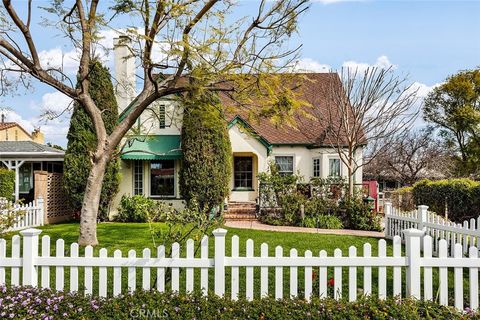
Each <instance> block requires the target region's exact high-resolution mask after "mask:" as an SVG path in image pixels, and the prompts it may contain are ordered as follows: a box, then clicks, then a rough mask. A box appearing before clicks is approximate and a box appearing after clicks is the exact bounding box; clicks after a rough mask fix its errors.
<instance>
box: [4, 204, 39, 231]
mask: <svg viewBox="0 0 480 320" xmlns="http://www.w3.org/2000/svg"><path fill="white" fill-rule="evenodd" d="M0 201H3V202H5V203H6V204H7V207H8V208H12V209H11V210H13V211H16V212H18V213H19V215H18V216H17V217H16V220H15V223H14V225H13V226H12V227H11V228H9V229H8V230H7V231H17V230H22V229H26V228H31V227H39V226H43V225H44V200H43V198H42V197H39V198H38V199H37V200H34V201H32V202H30V203H28V204H24V205H23V204H15V203H12V202H8V203H7V200H4V199H1V200H0ZM9 210H10V209H9ZM2 214H9V212H8V211H7V210H0V215H2Z"/></svg>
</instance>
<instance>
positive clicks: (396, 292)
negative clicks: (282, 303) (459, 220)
mask: <svg viewBox="0 0 480 320" xmlns="http://www.w3.org/2000/svg"><path fill="white" fill-rule="evenodd" d="M40 233H41V230H38V229H28V230H23V231H21V232H20V234H21V235H22V237H23V249H22V255H20V251H21V250H20V248H21V242H22V238H21V237H20V236H18V235H15V236H13V237H12V250H11V252H12V254H11V257H6V251H7V244H6V241H5V240H4V239H0V285H4V284H5V282H6V279H8V277H10V284H11V285H20V284H23V285H32V286H37V285H38V284H40V286H41V287H44V288H49V287H50V286H51V283H52V284H54V287H55V289H56V290H67V286H68V290H69V291H83V292H84V293H85V294H93V293H95V294H97V292H98V295H99V296H102V297H104V296H110V295H113V296H116V295H119V294H120V293H121V292H124V291H127V290H128V291H134V290H136V289H137V287H141V288H142V289H144V290H149V289H151V288H156V289H157V290H159V291H164V290H165V289H166V287H167V286H169V287H170V288H171V290H173V291H180V290H182V291H183V290H185V291H186V292H191V291H193V289H194V288H201V290H203V292H204V293H206V292H207V291H208V290H209V289H213V290H214V292H215V294H217V295H219V296H223V295H225V294H228V293H229V294H230V296H231V298H232V299H238V297H239V295H240V289H239V288H240V282H241V279H245V291H244V292H245V297H246V298H247V299H248V300H252V299H253V298H254V296H260V297H264V296H267V295H268V294H272V295H274V296H275V298H277V299H281V298H283V297H288V296H291V297H296V296H300V297H302V298H305V299H306V300H309V299H310V298H311V297H312V296H317V297H327V296H333V297H334V298H335V299H340V298H342V297H345V298H347V297H348V300H350V301H353V300H356V299H357V297H358V296H359V295H372V294H375V293H376V294H378V296H379V297H380V298H385V297H387V295H393V296H399V297H400V296H401V297H405V296H408V297H414V298H416V299H425V300H434V297H435V300H437V299H436V297H437V293H438V302H439V303H440V304H442V305H448V304H449V303H451V301H453V304H454V306H455V307H456V308H458V309H461V310H463V309H464V308H465V307H466V306H469V307H470V308H472V309H477V308H478V297H479V288H478V272H479V267H480V259H479V258H478V250H477V249H476V248H474V247H472V248H470V249H469V257H468V258H467V257H464V256H463V254H462V245H461V244H456V245H455V246H454V252H455V254H454V256H453V257H448V255H447V242H446V241H445V240H440V241H439V256H438V257H432V238H431V237H430V236H424V237H423V240H422V236H423V231H420V230H416V229H409V230H404V234H405V239H406V242H405V255H403V256H402V254H401V252H402V250H401V249H402V244H401V239H400V237H399V236H395V237H394V238H393V254H392V255H391V256H389V255H387V243H386V241H385V240H384V239H381V240H379V243H378V254H377V255H375V254H373V255H372V248H371V245H370V244H369V243H365V244H364V245H363V256H359V255H357V248H356V247H353V246H352V247H350V248H349V250H348V255H346V256H345V255H343V253H342V251H341V250H340V249H336V250H335V251H334V255H333V256H327V252H326V251H324V250H321V251H319V254H318V256H314V255H313V253H312V251H310V250H307V251H305V253H304V255H303V256H298V252H297V250H296V249H291V250H290V252H289V255H288V256H284V252H283V249H282V247H279V246H278V247H276V248H275V255H274V256H269V247H268V245H267V244H266V243H263V244H262V245H261V246H260V255H259V256H258V255H255V253H254V243H253V240H251V239H249V240H247V241H246V255H245V256H240V254H239V253H240V250H239V249H240V244H239V238H238V237H237V236H233V237H232V238H231V255H230V256H226V245H225V240H226V234H227V231H226V230H224V229H217V230H214V231H213V235H214V239H215V240H214V242H215V243H214V249H215V250H214V256H213V257H209V255H208V248H209V245H208V242H209V239H208V237H206V236H205V237H204V238H203V239H202V240H201V241H200V243H199V245H200V247H199V248H200V253H199V256H200V257H195V254H194V251H195V250H194V247H195V243H194V241H193V240H191V239H190V240H188V241H187V242H186V252H185V254H183V253H182V254H181V251H180V245H179V244H178V243H174V244H173V245H172V247H171V249H172V253H171V256H170V257H167V256H166V248H165V247H164V246H159V247H158V248H157V252H156V257H151V251H150V249H144V250H143V252H142V256H141V257H137V256H136V252H135V251H134V250H130V251H128V254H127V256H123V255H122V252H121V251H120V250H115V251H114V252H113V256H111V255H110V256H109V255H108V252H107V249H105V248H103V249H100V250H99V253H98V256H94V254H93V248H92V247H91V246H87V247H85V254H84V256H80V255H79V246H78V244H76V243H73V244H71V245H70V247H69V250H68V253H69V254H68V256H65V244H64V241H63V240H62V239H59V240H57V241H56V247H55V254H54V256H51V251H50V237H49V236H43V237H42V239H41V254H39V242H40V241H39V234H40ZM421 245H423V256H422V255H421V251H420V247H421ZM317 252H318V251H317ZM257 267H259V268H260V277H258V270H256V269H255V268H257ZM51 268H54V270H55V271H54V272H52V273H50V272H51V271H52V270H51ZM243 268H245V269H243ZM285 268H287V270H288V274H289V276H288V280H286V279H287V278H284V271H285ZM359 268H361V269H359ZM437 268H438V277H437V270H434V269H437ZM448 268H453V270H454V271H453V284H454V288H453V290H452V289H451V288H450V290H449V286H448V277H449V272H448ZM464 268H468V269H469V273H468V276H467V278H468V279H464V273H463V269H464ZM80 269H83V270H82V271H83V272H80V271H81V270H80ZM138 269H140V270H141V276H140V274H137V271H138ZM181 269H182V270H183V271H185V274H184V275H182V277H180V270H181ZM195 269H196V270H199V273H195V272H194V270H195ZM422 269H423V270H422ZM211 270H212V271H213V274H212V273H210V272H211ZM227 270H229V271H230V276H229V277H228V278H227V276H226V275H227ZM243 270H245V271H243ZM377 270H378V271H377ZM387 270H393V272H391V274H392V275H393V277H392V278H388V277H387ZM8 271H10V272H8ZM240 271H242V276H240ZM302 271H303V275H304V278H303V279H301V280H300V281H299V274H302ZM329 271H330V272H331V271H333V282H334V283H333V284H331V281H330V280H331V279H329V278H328V275H329ZM344 271H346V272H347V271H348V275H347V273H345V274H344ZM372 271H373V276H374V278H375V280H376V281H372ZM402 271H405V274H406V278H403V276H402ZM66 272H67V273H66ZM314 272H315V276H316V275H317V274H318V277H315V279H314ZM209 273H210V275H211V276H213V277H211V278H210V279H209ZM389 273H390V271H389ZM66 274H67V279H65V278H66V277H65V275H66ZM79 274H83V276H82V277H79ZM195 274H197V276H194V275H195ZM198 274H199V276H198ZM376 274H378V276H376ZM40 275H41V277H39V276H40ZM122 275H123V276H124V277H123V278H122ZM125 275H126V277H125ZM167 275H168V276H167ZM255 275H256V278H257V282H255ZM285 275H286V274H285ZM346 275H347V276H346ZM269 276H271V277H269ZM20 278H21V279H22V282H20ZM166 278H167V279H166ZM258 278H259V280H260V281H259V282H258ZM39 279H40V280H39ZM359 279H362V280H363V288H362V289H363V292H359V291H358V289H359V286H358V283H359V282H358V281H359ZM389 279H391V282H390V281H389ZM434 279H437V280H436V281H434ZM82 280H83V283H81V282H82ZM137 280H140V281H139V282H138V284H137ZM272 280H273V281H272ZM466 280H468V282H467V281H466ZM51 281H52V282H51ZM269 281H271V282H270V285H269ZM317 281H318V282H317ZM212 282H213V288H212V287H211V284H212ZM286 282H288V284H287V283H286ZM94 283H95V284H96V285H95V288H96V289H95V290H94ZM314 283H315V284H314ZM464 283H466V284H465V286H467V287H468V291H466V290H465V291H464ZM403 284H405V285H406V286H405V289H406V290H405V289H402V287H403ZM317 285H318V289H317ZM329 285H333V288H331V287H329ZM387 286H389V287H390V288H391V289H389V290H387ZM299 287H301V288H300V289H299ZM422 287H423V293H422ZM269 288H270V289H269ZM272 288H273V290H271V289H272ZM286 288H288V292H285V289H286ZM313 288H316V289H315V292H314V291H313ZM97 289H98V291H97ZM329 289H330V290H329ZM465 289H466V288H465ZM269 290H270V291H269ZM242 291H243V290H242ZM255 293H256V294H255ZM242 295H243V294H242ZM465 296H466V299H465ZM464 299H465V300H466V301H464Z"/></svg>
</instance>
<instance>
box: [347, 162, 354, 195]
mask: <svg viewBox="0 0 480 320" xmlns="http://www.w3.org/2000/svg"><path fill="white" fill-rule="evenodd" d="M353 188H354V185H353V173H352V168H351V167H350V166H349V167H348V195H349V196H350V197H353V191H354V190H353Z"/></svg>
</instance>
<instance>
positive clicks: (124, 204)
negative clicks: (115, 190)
mask: <svg viewBox="0 0 480 320" xmlns="http://www.w3.org/2000/svg"><path fill="white" fill-rule="evenodd" d="M169 214H173V215H179V214H180V213H179V212H177V211H175V209H174V208H173V207H172V206H171V205H169V204H167V203H165V202H164V201H156V200H153V199H150V198H147V197H145V196H144V195H135V196H129V195H123V196H122V199H121V200H120V205H119V206H118V214H117V215H116V216H115V217H114V218H113V220H114V221H118V222H159V221H166V220H167V217H168V216H169Z"/></svg>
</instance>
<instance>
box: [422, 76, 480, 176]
mask: <svg viewBox="0 0 480 320" xmlns="http://www.w3.org/2000/svg"><path fill="white" fill-rule="evenodd" d="M423 113H424V119H425V120H426V121H427V122H430V123H431V124H432V125H433V126H434V127H435V128H438V129H440V135H441V137H442V138H443V139H444V141H445V142H446V144H447V146H449V147H450V148H451V149H452V150H453V151H454V152H455V153H456V154H458V155H459V156H458V157H457V161H458V164H457V166H456V169H457V174H458V175H464V176H470V175H472V176H475V177H479V176H480V156H479V154H480V139H479V138H478V137H479V134H480V130H479V128H480V69H475V70H467V71H462V72H459V73H457V74H455V75H453V76H451V77H449V78H447V80H446V81H445V82H444V83H443V84H442V85H440V86H438V87H436V88H435V89H434V90H433V91H432V92H431V93H430V94H429V95H428V97H427V98H426V99H425V103H424V108H423Z"/></svg>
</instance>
